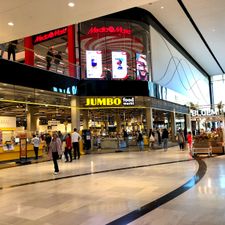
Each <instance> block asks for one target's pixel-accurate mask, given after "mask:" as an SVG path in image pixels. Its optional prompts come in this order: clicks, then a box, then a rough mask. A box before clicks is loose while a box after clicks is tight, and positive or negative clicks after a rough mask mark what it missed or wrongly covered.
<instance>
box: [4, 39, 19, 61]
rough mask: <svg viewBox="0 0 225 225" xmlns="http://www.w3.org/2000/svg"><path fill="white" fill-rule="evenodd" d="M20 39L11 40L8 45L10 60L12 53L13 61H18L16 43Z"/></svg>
mask: <svg viewBox="0 0 225 225" xmlns="http://www.w3.org/2000/svg"><path fill="white" fill-rule="evenodd" d="M17 43H18V41H17V40H15V41H11V42H10V43H9V45H8V50H7V51H8V60H10V58H11V55H12V57H13V61H16V45H17Z"/></svg>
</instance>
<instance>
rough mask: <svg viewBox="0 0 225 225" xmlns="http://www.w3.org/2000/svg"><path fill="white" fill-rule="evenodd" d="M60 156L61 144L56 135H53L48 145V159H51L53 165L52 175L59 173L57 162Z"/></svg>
mask: <svg viewBox="0 0 225 225" xmlns="http://www.w3.org/2000/svg"><path fill="white" fill-rule="evenodd" d="M61 155H62V143H61V140H60V138H59V137H58V134H57V133H54V134H53V137H52V140H51V142H50V145H49V157H50V158H52V160H53V163H54V175H57V174H58V173H59V166H58V162H57V160H58V159H59V156H61Z"/></svg>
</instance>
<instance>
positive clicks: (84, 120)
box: [83, 110, 89, 130]
mask: <svg viewBox="0 0 225 225" xmlns="http://www.w3.org/2000/svg"><path fill="white" fill-rule="evenodd" d="M88 121H89V118H88V114H87V110H85V111H84V112H83V129H84V130H85V129H89V127H88Z"/></svg>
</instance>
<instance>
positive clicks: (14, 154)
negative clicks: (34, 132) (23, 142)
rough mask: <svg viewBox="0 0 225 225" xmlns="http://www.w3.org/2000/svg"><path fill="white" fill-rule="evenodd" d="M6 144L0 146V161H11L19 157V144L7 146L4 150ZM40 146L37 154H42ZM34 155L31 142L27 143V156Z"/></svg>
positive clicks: (31, 156)
mask: <svg viewBox="0 0 225 225" xmlns="http://www.w3.org/2000/svg"><path fill="white" fill-rule="evenodd" d="M6 149H7V148H6V146H2V147H0V162H4V161H13V160H15V161H16V160H19V159H20V145H14V146H9V148H8V149H9V150H6ZM42 155H43V151H42V146H40V148H39V151H38V156H42ZM33 157H35V153H34V147H33V145H32V144H27V158H33Z"/></svg>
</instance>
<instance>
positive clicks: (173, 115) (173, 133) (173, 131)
mask: <svg viewBox="0 0 225 225" xmlns="http://www.w3.org/2000/svg"><path fill="white" fill-rule="evenodd" d="M170 120H171V139H172V140H171V141H175V140H176V135H177V129H176V112H175V110H174V111H173V112H171V113H170Z"/></svg>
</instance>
